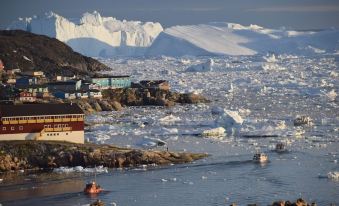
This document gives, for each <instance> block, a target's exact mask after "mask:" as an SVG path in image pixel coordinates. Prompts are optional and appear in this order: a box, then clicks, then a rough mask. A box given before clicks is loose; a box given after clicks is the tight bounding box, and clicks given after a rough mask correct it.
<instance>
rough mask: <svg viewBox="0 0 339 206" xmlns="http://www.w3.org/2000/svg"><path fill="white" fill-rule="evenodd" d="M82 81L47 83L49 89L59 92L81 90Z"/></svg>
mask: <svg viewBox="0 0 339 206" xmlns="http://www.w3.org/2000/svg"><path fill="white" fill-rule="evenodd" d="M81 81H82V80H71V81H67V82H50V83H47V86H48V89H49V91H51V92H57V91H76V90H80V89H81Z"/></svg>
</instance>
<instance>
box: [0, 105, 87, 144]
mask: <svg viewBox="0 0 339 206" xmlns="http://www.w3.org/2000/svg"><path fill="white" fill-rule="evenodd" d="M0 140H56V141H68V142H75V143H84V113H83V111H82V110H81V109H80V107H79V106H78V105H77V104H22V105H0Z"/></svg>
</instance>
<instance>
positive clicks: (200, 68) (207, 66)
mask: <svg viewBox="0 0 339 206" xmlns="http://www.w3.org/2000/svg"><path fill="white" fill-rule="evenodd" d="M213 65H214V61H213V59H208V60H207V61H206V62H205V63H201V64H197V65H193V66H190V67H188V68H187V69H186V72H208V71H212V70H213V68H212V67H213Z"/></svg>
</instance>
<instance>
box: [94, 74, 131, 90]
mask: <svg viewBox="0 0 339 206" xmlns="http://www.w3.org/2000/svg"><path fill="white" fill-rule="evenodd" d="M92 83H95V84H98V85H100V87H101V89H116V88H129V87H131V79H130V76H104V77H94V78H92Z"/></svg>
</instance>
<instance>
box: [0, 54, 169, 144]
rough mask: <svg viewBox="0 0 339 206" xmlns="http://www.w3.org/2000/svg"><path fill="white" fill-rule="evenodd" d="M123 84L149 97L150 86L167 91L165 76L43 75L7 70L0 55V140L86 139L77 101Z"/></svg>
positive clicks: (99, 95)
mask: <svg viewBox="0 0 339 206" xmlns="http://www.w3.org/2000/svg"><path fill="white" fill-rule="evenodd" d="M127 88H136V89H138V88H139V89H143V91H145V90H144V89H146V91H148V93H147V94H146V96H147V97H150V96H151V95H150V92H149V90H159V91H169V89H170V85H169V82H168V81H165V80H155V81H152V80H143V81H140V82H137V83H134V82H132V81H131V78H130V76H128V75H122V76H108V75H100V74H94V75H93V76H92V77H87V76H81V75H71V76H66V75H57V74H56V75H54V76H47V75H45V74H44V72H43V71H40V70H32V71H25V72H23V71H21V70H20V69H18V68H14V69H13V68H6V66H5V63H4V62H3V61H2V60H1V59H0V118H1V119H0V120H1V122H0V139H1V140H58V141H68V142H74V143H84V114H85V111H84V110H86V108H85V107H84V106H83V105H82V107H81V106H79V105H78V104H77V103H79V104H80V103H83V102H82V101H81V100H84V101H86V100H94V101H95V100H99V101H100V100H103V99H104V98H105V97H104V96H103V93H104V92H106V93H110V90H111V91H113V90H115V89H127ZM73 102H74V103H73ZM95 103H96V102H95ZM116 104H119V103H116ZM102 107H103V106H102ZM119 107H121V105H119V106H118V108H119ZM116 110H117V109H116Z"/></svg>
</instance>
